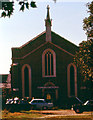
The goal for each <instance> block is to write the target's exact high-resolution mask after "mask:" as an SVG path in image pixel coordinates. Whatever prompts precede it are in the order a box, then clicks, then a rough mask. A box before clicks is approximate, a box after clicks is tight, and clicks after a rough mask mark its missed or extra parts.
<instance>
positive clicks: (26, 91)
mask: <svg viewBox="0 0 93 120" xmlns="http://www.w3.org/2000/svg"><path fill="white" fill-rule="evenodd" d="M22 97H31V68H30V66H29V65H28V64H24V65H23V67H22Z"/></svg>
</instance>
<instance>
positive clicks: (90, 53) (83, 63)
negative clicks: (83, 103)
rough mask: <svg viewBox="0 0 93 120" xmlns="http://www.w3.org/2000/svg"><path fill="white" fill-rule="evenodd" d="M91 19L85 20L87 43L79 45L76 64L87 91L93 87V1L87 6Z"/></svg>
mask: <svg viewBox="0 0 93 120" xmlns="http://www.w3.org/2000/svg"><path fill="white" fill-rule="evenodd" d="M87 7H88V13H89V17H86V18H85V19H84V20H83V29H84V30H85V31H86V35H87V41H82V42H81V43H80V44H79V51H78V52H76V55H75V57H74V63H75V64H76V65H77V67H78V68H79V70H80V73H81V76H82V79H83V82H82V83H83V84H84V86H86V88H87V89H90V90H93V89H91V88H92V87H93V1H92V2H91V3H88V4H87Z"/></svg>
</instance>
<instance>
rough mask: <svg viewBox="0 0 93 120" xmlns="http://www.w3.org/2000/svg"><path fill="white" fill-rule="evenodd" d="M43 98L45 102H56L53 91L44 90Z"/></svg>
mask: <svg viewBox="0 0 93 120" xmlns="http://www.w3.org/2000/svg"><path fill="white" fill-rule="evenodd" d="M44 98H45V99H46V101H47V102H53V103H54V102H55V100H56V91H55V89H48V88H47V89H45V90H44Z"/></svg>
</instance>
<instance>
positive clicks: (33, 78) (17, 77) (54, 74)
mask: <svg viewBox="0 0 93 120" xmlns="http://www.w3.org/2000/svg"><path fill="white" fill-rule="evenodd" d="M51 22H52V20H51V19H50V13H49V6H47V16H46V19H45V28H46V30H45V31H44V32H42V33H41V34H39V35H37V36H36V37H35V38H33V39H32V40H30V41H28V42H27V43H25V44H24V45H22V46H21V47H16V48H14V47H13V48H12V65H11V87H12V91H13V94H15V95H16V96H19V97H30V98H32V97H34V98H45V99H51V100H52V101H53V102H54V103H55V102H56V101H57V103H58V104H59V105H60V104H61V103H65V102H66V101H67V100H68V98H69V97H71V96H79V80H80V79H79V73H78V70H77V67H76V66H75V65H74V63H73V58H74V55H75V53H76V51H78V46H76V45H75V44H73V43H71V42H70V41H68V40H66V39H65V38H63V37H61V36H60V35H58V34H57V33H55V32H53V31H52V30H51V27H52V24H51Z"/></svg>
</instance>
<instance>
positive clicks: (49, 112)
mask: <svg viewBox="0 0 93 120" xmlns="http://www.w3.org/2000/svg"><path fill="white" fill-rule="evenodd" d="M40 113H42V114H46V115H47V116H46V117H55V116H72V115H73V116H74V115H75V116H80V115H82V116H83V115H84V116H85V115H91V116H93V113H91V112H83V113H81V114H77V113H75V111H74V110H42V111H40Z"/></svg>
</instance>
